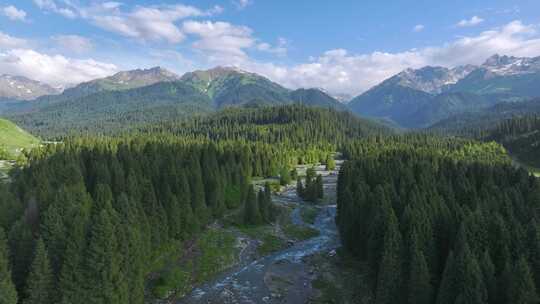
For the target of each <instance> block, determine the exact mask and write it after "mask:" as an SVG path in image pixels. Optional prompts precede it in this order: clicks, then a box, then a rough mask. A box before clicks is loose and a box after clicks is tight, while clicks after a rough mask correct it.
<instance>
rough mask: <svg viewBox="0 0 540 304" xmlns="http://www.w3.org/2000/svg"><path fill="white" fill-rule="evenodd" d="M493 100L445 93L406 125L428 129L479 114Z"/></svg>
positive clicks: (434, 99)
mask: <svg viewBox="0 0 540 304" xmlns="http://www.w3.org/2000/svg"><path fill="white" fill-rule="evenodd" d="M492 102H493V100H492V99H491V98H489V97H487V96H482V95H476V94H471V93H443V94H439V95H437V96H434V97H432V98H431V99H430V100H429V101H427V102H426V103H424V104H423V105H421V106H420V107H419V108H418V110H417V111H416V112H414V113H413V114H412V115H410V116H409V117H408V118H407V119H406V123H407V124H406V125H405V126H408V127H414V128H426V127H429V126H431V125H432V124H434V123H436V122H438V121H440V120H443V119H446V118H448V117H451V116H453V115H459V114H462V113H472V112H478V111H481V110H482V109H485V108H486V107H488V106H489V105H491V104H492Z"/></svg>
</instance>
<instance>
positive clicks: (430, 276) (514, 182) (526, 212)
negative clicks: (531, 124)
mask: <svg viewBox="0 0 540 304" xmlns="http://www.w3.org/2000/svg"><path fill="white" fill-rule="evenodd" d="M348 150H349V152H348V153H347V154H348V155H350V156H351V157H352V160H351V161H350V162H348V163H346V165H345V166H344V167H343V168H342V171H341V172H340V176H339V182H338V216H337V223H338V227H339V229H340V232H341V237H342V240H343V243H344V246H345V247H346V248H347V249H348V250H349V251H350V252H352V253H353V254H354V256H356V257H357V259H359V260H362V261H365V262H366V263H367V268H368V277H369V279H368V281H369V288H368V289H369V290H370V293H371V298H372V299H373V300H374V303H411V304H412V303H415V304H419V303H421V304H422V303H426V304H427V303H437V304H444V303H531V304H532V303H538V301H539V300H540V298H539V296H538V290H540V273H539V270H540V225H539V223H538V218H539V216H540V183H539V181H538V179H536V178H534V177H532V176H531V175H530V174H529V173H528V172H527V171H525V170H521V169H515V168H514V167H512V166H511V165H510V163H509V158H508V157H507V156H506V155H505V154H504V150H503V149H502V148H501V147H497V145H496V144H480V143H475V142H473V141H463V142H461V143H460V142H453V141H452V140H451V139H448V140H444V139H441V140H439V139H428V140H426V138H421V137H417V138H415V137H408V138H401V139H397V140H394V141H393V140H387V141H382V142H360V143H356V144H351V147H350V148H349V149H348Z"/></svg>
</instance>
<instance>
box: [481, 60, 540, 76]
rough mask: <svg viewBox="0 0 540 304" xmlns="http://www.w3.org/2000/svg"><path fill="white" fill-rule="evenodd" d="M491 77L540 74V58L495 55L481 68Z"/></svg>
mask: <svg viewBox="0 0 540 304" xmlns="http://www.w3.org/2000/svg"><path fill="white" fill-rule="evenodd" d="M481 67H482V68H483V69H486V70H487V71H488V72H489V75H490V76H512V75H524V74H534V73H540V57H534V58H526V57H513V56H500V55H493V56H491V57H490V58H489V59H488V60H486V62H485V63H484V64H483V65H482V66H481Z"/></svg>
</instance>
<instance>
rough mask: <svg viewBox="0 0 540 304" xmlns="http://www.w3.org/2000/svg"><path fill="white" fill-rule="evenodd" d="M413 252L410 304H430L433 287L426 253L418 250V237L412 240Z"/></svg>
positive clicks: (409, 289)
mask: <svg viewBox="0 0 540 304" xmlns="http://www.w3.org/2000/svg"><path fill="white" fill-rule="evenodd" d="M410 242H411V244H410V246H411V248H410V249H409V250H410V252H411V254H410V255H411V257H410V264H409V279H408V282H407V283H408V303H409V304H430V303H431V302H432V294H433V287H432V286H431V278H430V271H429V268H428V265H427V262H426V258H425V256H424V253H423V252H422V251H420V249H419V248H418V241H417V237H416V235H414V236H413V237H412V238H411V240H410Z"/></svg>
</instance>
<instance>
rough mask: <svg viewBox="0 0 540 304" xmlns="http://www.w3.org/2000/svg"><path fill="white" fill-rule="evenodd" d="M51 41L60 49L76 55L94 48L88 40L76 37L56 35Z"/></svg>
mask: <svg viewBox="0 0 540 304" xmlns="http://www.w3.org/2000/svg"><path fill="white" fill-rule="evenodd" d="M52 40H53V41H54V42H56V43H57V44H58V45H59V46H60V48H62V49H64V50H67V51H70V52H74V53H77V54H82V53H86V52H89V51H91V50H92V49H93V48H94V44H93V43H92V41H91V40H90V39H88V38H85V37H82V36H78V35H58V36H53V37H52Z"/></svg>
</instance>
